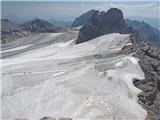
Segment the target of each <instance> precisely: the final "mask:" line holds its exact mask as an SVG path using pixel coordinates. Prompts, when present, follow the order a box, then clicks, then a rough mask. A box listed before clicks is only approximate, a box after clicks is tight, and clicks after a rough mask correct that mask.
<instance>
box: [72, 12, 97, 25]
mask: <svg viewBox="0 0 160 120" xmlns="http://www.w3.org/2000/svg"><path fill="white" fill-rule="evenodd" d="M95 11H96V10H90V11H88V12H86V13H84V14H82V15H81V16H79V17H78V18H76V19H75V21H74V22H73V23H72V27H78V26H83V25H84V24H85V22H86V21H87V19H88V18H90V17H91V16H92V15H93V14H94V12H95Z"/></svg>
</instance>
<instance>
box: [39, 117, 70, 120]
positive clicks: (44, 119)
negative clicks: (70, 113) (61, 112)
mask: <svg viewBox="0 0 160 120" xmlns="http://www.w3.org/2000/svg"><path fill="white" fill-rule="evenodd" d="M40 120H72V118H57V119H56V118H52V117H43V118H41V119H40Z"/></svg>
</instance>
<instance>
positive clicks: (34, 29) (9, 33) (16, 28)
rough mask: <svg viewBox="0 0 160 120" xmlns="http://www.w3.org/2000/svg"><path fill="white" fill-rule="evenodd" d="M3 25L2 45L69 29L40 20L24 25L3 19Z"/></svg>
mask: <svg viewBox="0 0 160 120" xmlns="http://www.w3.org/2000/svg"><path fill="white" fill-rule="evenodd" d="M1 24H2V26H1V40H2V44H3V43H8V42H11V41H14V40H16V39H17V38H20V37H24V36H28V35H31V34H37V33H48V32H59V31H65V30H67V28H65V27H62V26H61V27H60V26H54V25H53V24H51V23H49V22H48V21H46V20H42V19H38V18H36V19H33V20H30V21H28V22H25V23H23V24H18V23H15V22H12V21H10V20H9V19H1Z"/></svg>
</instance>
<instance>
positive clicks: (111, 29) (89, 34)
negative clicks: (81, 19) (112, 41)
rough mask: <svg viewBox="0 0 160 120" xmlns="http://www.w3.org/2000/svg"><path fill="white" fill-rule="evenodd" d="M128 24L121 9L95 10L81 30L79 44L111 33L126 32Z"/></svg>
mask: <svg viewBox="0 0 160 120" xmlns="http://www.w3.org/2000/svg"><path fill="white" fill-rule="evenodd" d="M126 31H127V26H126V25H125V20H124V19H123V13H122V11H121V10H120V9H117V8H111V9H110V10H108V11H107V12H99V11H94V13H93V14H92V16H91V17H90V18H88V19H87V21H86V23H85V24H84V26H83V27H82V28H81V29H80V31H79V36H78V39H77V42H76V43H77V44H79V43H82V42H85V41H88V40H91V39H93V38H95V37H98V36H101V35H104V34H109V33H126Z"/></svg>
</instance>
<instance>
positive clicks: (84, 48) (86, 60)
mask: <svg viewBox="0 0 160 120" xmlns="http://www.w3.org/2000/svg"><path fill="white" fill-rule="evenodd" d="M43 35H45V34H43ZM58 35H59V36H60V35H63V34H58ZM55 36H56V35H51V36H50V38H49V39H47V37H46V36H45V37H44V38H45V39H47V42H49V40H54V39H56V38H55ZM52 37H53V38H52ZM42 38H43V37H42ZM129 38H130V35H128V34H122V35H121V34H118V33H114V34H109V35H104V36H101V37H98V38H95V39H93V40H91V41H88V42H85V43H82V44H78V45H74V41H75V39H76V38H74V37H72V38H71V39H70V41H67V42H59V43H54V44H48V46H44V47H40V48H38V46H37V48H35V49H28V51H25V52H23V53H19V54H16V55H15V56H14V55H13V56H12V57H11V58H5V59H2V60H1V61H0V62H2V76H1V78H2V96H1V100H2V119H3V120H8V119H14V118H28V119H40V118H41V117H43V116H51V117H53V118H56V117H57V118H60V117H69V118H74V119H91V120H93V119H107V120H119V119H123V120H125V119H126V120H129V119H130V120H131V119H132V120H144V119H145V117H146V114H147V113H146V111H145V110H144V109H143V108H142V107H141V106H140V105H139V104H138V102H137V99H138V98H137V94H139V93H140V92H141V90H139V89H138V88H136V87H134V85H133V82H132V79H133V78H139V79H143V78H144V73H143V72H142V70H141V68H140V66H139V65H138V61H137V59H136V58H134V57H132V56H131V55H116V53H117V52H118V51H119V50H120V49H121V48H122V47H123V46H124V45H126V44H130V43H128V41H129ZM33 39H36V38H33ZM45 39H44V40H45ZM44 40H43V42H44ZM40 41H41V42H42V40H40ZM41 42H40V43H41ZM11 45H12V44H11ZM37 45H38V44H37ZM11 48H12V47H11ZM21 48H23V47H21V46H19V47H17V48H14V49H11V50H6V51H13V52H14V51H15V50H17V49H19V50H20V49H21ZM6 54H7V53H6Z"/></svg>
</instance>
